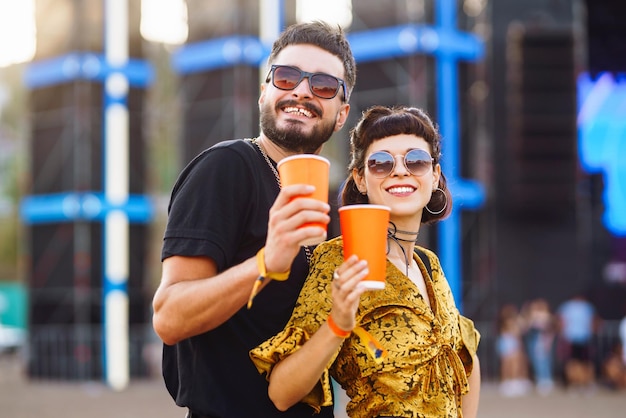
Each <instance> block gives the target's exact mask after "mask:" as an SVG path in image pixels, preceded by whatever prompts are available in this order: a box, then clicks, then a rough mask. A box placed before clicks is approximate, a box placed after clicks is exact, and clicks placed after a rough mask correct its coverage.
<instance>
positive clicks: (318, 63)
mask: <svg viewBox="0 0 626 418" xmlns="http://www.w3.org/2000/svg"><path fill="white" fill-rule="evenodd" d="M272 64H277V65H289V66H291V67H295V68H298V69H300V70H302V71H307V72H311V73H326V74H330V75H332V76H335V77H337V78H340V79H343V78H344V73H343V64H342V62H341V60H340V59H339V58H338V57H336V56H335V55H333V54H331V53H329V52H327V51H325V50H323V49H321V48H319V47H316V46H313V45H308V44H302V45H290V46H288V47H286V48H285V49H283V50H282V51H281V52H280V54H278V56H277V57H276V60H275V61H274V62H273V63H272ZM261 89H262V92H261V96H260V97H259V109H260V113H261V130H262V132H263V134H264V135H265V136H266V137H268V138H269V139H270V140H271V141H272V142H274V143H275V144H277V145H279V146H280V147H281V148H283V149H284V150H286V151H289V152H294V153H315V152H319V150H320V148H321V147H322V145H323V144H324V143H325V142H326V141H328V139H329V138H330V136H331V135H332V133H333V132H335V131H337V130H339V129H341V127H343V125H344V123H345V121H346V118H347V116H348V111H349V109H350V106H349V105H348V104H346V103H344V101H343V99H344V97H343V89H340V91H339V92H338V93H337V95H336V96H335V97H334V98H332V99H323V98H320V97H317V96H315V95H314V94H313V93H312V92H311V89H310V86H309V79H307V78H305V79H303V80H302V81H301V82H300V84H298V85H297V86H296V87H295V88H294V89H293V90H281V89H278V88H276V87H275V86H274V85H273V84H272V81H271V80H270V81H269V82H268V83H267V84H264V85H262V87H261Z"/></svg>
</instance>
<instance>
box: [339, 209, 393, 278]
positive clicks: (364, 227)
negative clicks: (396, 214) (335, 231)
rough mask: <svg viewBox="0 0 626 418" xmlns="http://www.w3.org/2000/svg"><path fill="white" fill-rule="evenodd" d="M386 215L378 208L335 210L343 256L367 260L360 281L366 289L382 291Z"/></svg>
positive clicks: (385, 210)
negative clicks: (339, 226) (366, 266)
mask: <svg viewBox="0 0 626 418" xmlns="http://www.w3.org/2000/svg"><path fill="white" fill-rule="evenodd" d="M389 212H390V209H389V207H387V206H382V205H350V206H343V207H341V208H339V223H340V224H341V235H342V236H343V256H344V258H345V259H348V258H349V257H350V256H351V255H352V254H356V256H357V257H358V258H359V260H367V265H368V268H369V274H368V275H367V277H365V279H363V284H364V285H365V286H366V287H367V288H368V289H384V288H385V271H386V270H387V228H388V227H389Z"/></svg>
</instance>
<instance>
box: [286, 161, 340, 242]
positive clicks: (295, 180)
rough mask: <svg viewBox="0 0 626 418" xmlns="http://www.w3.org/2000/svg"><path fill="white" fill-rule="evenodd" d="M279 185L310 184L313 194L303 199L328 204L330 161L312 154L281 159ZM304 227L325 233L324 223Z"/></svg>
mask: <svg viewBox="0 0 626 418" xmlns="http://www.w3.org/2000/svg"><path fill="white" fill-rule="evenodd" d="M278 173H279V174H280V184H281V185H282V186H290V185H293V184H311V185H313V186H315V192H313V194H311V195H307V196H303V197H311V198H313V199H317V200H320V201H322V202H324V203H328V181H329V173H330V161H328V160H327V159H326V158H324V157H321V156H319V155H314V154H298V155H292V156H290V157H287V158H283V159H282V160H280V161H279V162H278ZM302 226H303V227H304V226H317V227H320V228H322V229H324V231H327V225H326V224H324V223H305V224H303V225H302ZM324 239H325V236H324V237H322V238H315V239H310V240H307V241H304V242H301V243H300V244H301V245H315V244H319V243H320V242H322V241H324Z"/></svg>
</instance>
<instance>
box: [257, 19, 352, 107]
mask: <svg viewBox="0 0 626 418" xmlns="http://www.w3.org/2000/svg"><path fill="white" fill-rule="evenodd" d="M300 44H311V45H315V46H317V47H319V48H322V49H323V50H325V51H328V52H330V53H331V54H333V55H335V56H336V57H337V58H339V59H340V60H341V62H342V63H343V72H344V73H345V74H344V78H345V79H344V81H345V82H346V88H347V90H348V97H346V98H345V101H346V102H347V101H348V100H349V99H350V95H351V94H352V89H353V88H354V84H355V83H356V62H355V60H354V56H353V55H352V49H350V44H349V43H348V40H347V38H346V36H345V32H344V31H343V29H341V26H339V25H337V26H331V25H329V24H328V23H325V22H320V21H315V22H305V23H296V24H294V25H291V26H289V27H288V28H287V29H285V30H284V31H283V32H282V33H281V34H280V37H279V38H278V39H276V41H275V42H274V44H273V45H272V51H271V52H270V56H269V58H268V60H267V62H268V64H273V63H274V60H275V59H276V56H277V55H278V54H279V53H280V51H282V50H283V49H284V48H286V47H288V46H289V45H300Z"/></svg>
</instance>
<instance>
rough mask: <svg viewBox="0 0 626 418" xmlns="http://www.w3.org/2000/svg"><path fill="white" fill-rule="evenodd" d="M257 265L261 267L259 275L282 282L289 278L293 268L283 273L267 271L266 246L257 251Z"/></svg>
mask: <svg viewBox="0 0 626 418" xmlns="http://www.w3.org/2000/svg"><path fill="white" fill-rule="evenodd" d="M256 265H257V268H258V269H259V276H261V277H265V278H267V279H272V280H278V281H281V282H282V281H284V280H287V279H288V278H289V273H290V272H291V270H287V271H285V272H283V273H275V272H270V271H267V269H266V267H265V247H263V248H261V249H260V250H259V252H257V253H256Z"/></svg>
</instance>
